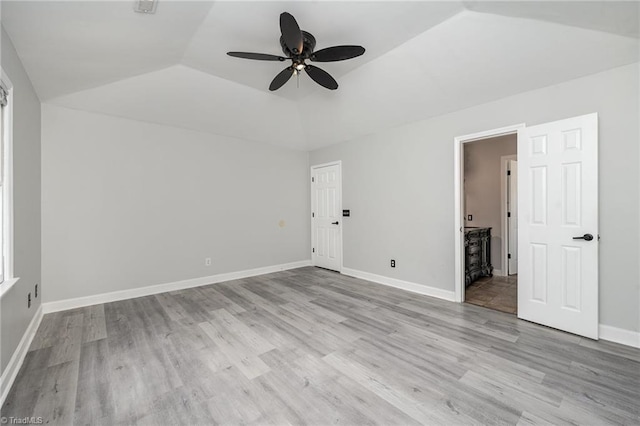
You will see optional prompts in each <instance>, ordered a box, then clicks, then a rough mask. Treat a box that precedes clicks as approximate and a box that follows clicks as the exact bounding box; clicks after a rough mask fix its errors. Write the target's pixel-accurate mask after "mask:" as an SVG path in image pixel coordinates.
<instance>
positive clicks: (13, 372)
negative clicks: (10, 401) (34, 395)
mask: <svg viewBox="0 0 640 426" xmlns="http://www.w3.org/2000/svg"><path fill="white" fill-rule="evenodd" d="M42 314H43V309H42V305H40V306H39V307H38V310H37V311H36V314H35V315H34V316H33V318H31V322H30V323H29V326H28V327H27V330H26V331H25V332H24V334H23V335H22V339H20V343H19V344H18V347H17V348H16V350H15V351H14V352H13V355H12V356H11V359H10V360H9V364H7V367H6V368H5V369H4V371H3V373H2V377H1V378H0V407H1V406H2V405H4V400H5V399H6V398H7V395H8V394H9V391H10V390H11V386H12V385H13V382H14V380H16V376H17V375H18V371H20V367H22V363H23V362H24V358H25V357H26V356H27V352H29V347H30V346H31V341H33V337H34V336H35V335H36V331H37V330H38V327H39V326H40V321H42Z"/></svg>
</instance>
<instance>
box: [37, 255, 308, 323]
mask: <svg viewBox="0 0 640 426" xmlns="http://www.w3.org/2000/svg"><path fill="white" fill-rule="evenodd" d="M309 265H311V260H302V261H299V262H291V263H283V264H280V265H273V266H265V267H262V268H255V269H248V270H245V271H237V272H227V273H224V274H218V275H211V276H209V277H201V278H193V279H189V280H183V281H175V282H171V283H165V284H158V285H152V286H148V287H140V288H134V289H131V290H121V291H114V292H111V293H102V294H96V295H93V296H85V297H78V298H75V299H66V300H57V301H55V302H47V303H44V304H43V310H44V313H45V314H48V313H51V312H58V311H66V310H68V309H75V308H83V307H85V306H91V305H98V304H101V303H109V302H117V301H119V300H126V299H133V298H136V297H143V296H150V295H152V294H158V293H166V292H167V291H175V290H183V289H186V288H192V287H200V286H203V285H207V284H215V283H220V282H223V281H231V280H238V279H242V278H249V277H255V276H257V275H264V274H271V273H273V272H279V271H286V270H288V269H296V268H302V267H304V266H309Z"/></svg>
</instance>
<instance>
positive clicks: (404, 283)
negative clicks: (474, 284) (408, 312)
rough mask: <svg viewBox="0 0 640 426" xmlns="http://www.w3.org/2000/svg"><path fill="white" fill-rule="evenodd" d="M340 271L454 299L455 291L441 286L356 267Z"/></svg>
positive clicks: (352, 275) (428, 294) (442, 297)
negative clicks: (379, 273)
mask: <svg viewBox="0 0 640 426" xmlns="http://www.w3.org/2000/svg"><path fill="white" fill-rule="evenodd" d="M342 273H343V274H344V275H348V276H350V277H355V278H360V279H363V280H367V281H373V282H374V283H378V284H382V285H387V286H389V287H395V288H399V289H402V290H406V291H410V292H412V293H418V294H423V295H425V296H431V297H437V298H438V299H444V300H449V301H451V302H454V301H455V298H456V293H455V292H454V291H449V290H443V289H441V288H436V287H429V286H428V285H424V284H417V283H412V282H409V281H403V280H399V279H396V278H390V277H385V276H382V275H376V274H371V273H369V272H363V271H358V270H356V269H349V268H342Z"/></svg>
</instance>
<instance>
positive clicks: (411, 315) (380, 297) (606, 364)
mask: <svg viewBox="0 0 640 426" xmlns="http://www.w3.org/2000/svg"><path fill="white" fill-rule="evenodd" d="M1 415H2V416H4V417H14V418H18V417H19V418H24V417H27V416H34V417H42V418H43V421H44V423H46V424H60V425H67V424H77V425H102V424H104V425H120V424H122V425H129V424H131V425H134V424H135V425H179V424H190V425H191V424H203V425H204V424H221V425H236V424H256V425H261V424H268V425H284V424H296V425H297V424H313V425H328V424H344V425H361V424H383V425H412V424H434V425H453V424H455V425H458V424H511V425H515V424H518V425H531V424H588V425H601V424H628V425H637V424H639V423H640V418H639V416H640V350H636V349H633V348H629V347H625V346H621V345H616V344H613V343H608V342H603V341H601V342H594V341H591V340H587V339H583V338H580V337H577V336H574V335H571V334H566V333H563V332H560V331H556V330H552V329H549V328H545V327H542V326H538V325H535V324H531V323H528V322H525V321H520V320H518V319H517V318H516V317H515V316H513V315H509V314H505V313H501V312H496V311H491V310H487V309H484V308H481V307H478V306H473V305H469V304H456V303H451V302H445V301H442V300H438V299H433V298H429V297H425V296H420V295H416V294H412V293H407V292H404V291H401V290H397V289H393V288H389V287H384V286H380V285H377V284H373V283H370V282H366V281H362V280H358V279H355V278H349V277H345V276H342V275H340V274H337V273H333V272H330V271H326V270H322V269H316V268H301V269H296V270H292V271H285V272H279V273H275V274H270V275H263V276H260V277H255V278H249V279H243V280H237V281H230V282H226V283H221V284H215V285H210V286H204V287H199V288H194V289H188V290H182V291H175V292H170V293H164V294H160V295H155V296H148V297H142V298H138V299H132V300H126V301H121V302H115V303H107V304H104V305H96V306H91V307H88V308H83V309H76V310H71V311H65V312H58V313H53V314H48V315H46V316H45V317H44V319H43V321H42V324H41V325H40V328H39V329H38V332H37V335H36V337H35V339H34V341H33V343H32V345H31V347H30V350H29V353H28V355H27V357H26V359H25V362H24V364H23V366H22V368H21V370H20V372H19V374H18V377H17V380H16V381H15V383H14V385H13V387H12V389H11V391H10V394H9V396H8V398H7V400H6V402H5V404H4V406H3V407H2V413H1Z"/></svg>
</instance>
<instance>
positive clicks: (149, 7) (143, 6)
mask: <svg viewBox="0 0 640 426" xmlns="http://www.w3.org/2000/svg"><path fill="white" fill-rule="evenodd" d="M157 5H158V0H135V4H134V6H133V10H134V11H136V12H138V13H156V6H157Z"/></svg>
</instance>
